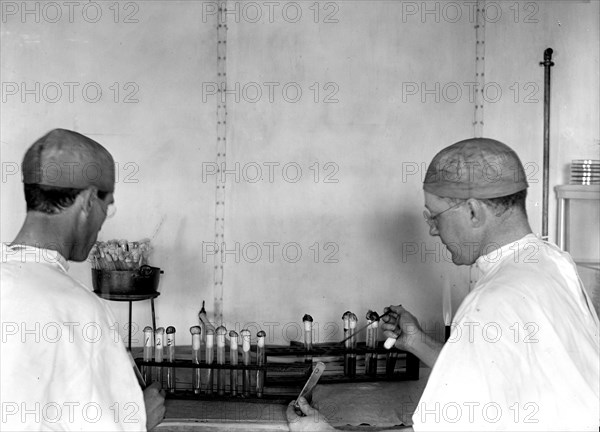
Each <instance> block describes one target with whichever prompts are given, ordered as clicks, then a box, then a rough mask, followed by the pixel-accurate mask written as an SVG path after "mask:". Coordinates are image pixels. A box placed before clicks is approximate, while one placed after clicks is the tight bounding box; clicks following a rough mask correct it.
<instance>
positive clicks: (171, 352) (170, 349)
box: [167, 326, 175, 393]
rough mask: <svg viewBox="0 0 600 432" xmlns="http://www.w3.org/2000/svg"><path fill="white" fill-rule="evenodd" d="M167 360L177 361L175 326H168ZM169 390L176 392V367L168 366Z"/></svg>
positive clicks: (170, 361)
mask: <svg viewBox="0 0 600 432" xmlns="http://www.w3.org/2000/svg"><path fill="white" fill-rule="evenodd" d="M167 361H168V362H169V363H175V327H173V326H169V327H167ZM167 391H168V392H169V393H175V368H174V367H168V368H167Z"/></svg>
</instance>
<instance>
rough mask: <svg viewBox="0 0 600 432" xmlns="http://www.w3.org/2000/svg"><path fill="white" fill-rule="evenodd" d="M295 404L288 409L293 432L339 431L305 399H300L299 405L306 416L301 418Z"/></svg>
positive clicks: (291, 403)
mask: <svg viewBox="0 0 600 432" xmlns="http://www.w3.org/2000/svg"><path fill="white" fill-rule="evenodd" d="M294 402H295V401H292V402H290V404H289V405H288V407H287V411H286V413H285V414H286V416H287V421H288V425H289V426H290V431H291V432H306V431H319V432H321V431H335V430H337V429H336V428H334V427H333V426H331V425H330V424H329V422H328V421H327V419H326V418H325V416H324V415H322V414H321V413H320V412H319V411H318V410H316V409H314V408H313V407H311V406H310V405H309V403H308V402H307V401H306V399H304V398H303V397H301V398H298V405H300V409H301V410H302V413H303V414H304V416H299V415H298V414H296V411H295V410H294Z"/></svg>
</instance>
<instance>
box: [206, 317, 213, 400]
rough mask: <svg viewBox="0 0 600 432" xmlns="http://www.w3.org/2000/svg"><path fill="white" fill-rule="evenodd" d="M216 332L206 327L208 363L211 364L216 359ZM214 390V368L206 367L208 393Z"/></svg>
mask: <svg viewBox="0 0 600 432" xmlns="http://www.w3.org/2000/svg"><path fill="white" fill-rule="evenodd" d="M214 343H215V332H214V331H213V329H211V328H208V327H206V364H207V365H211V364H213V361H214V357H215V355H214ZM212 392H213V369H212V368H208V369H206V394H212Z"/></svg>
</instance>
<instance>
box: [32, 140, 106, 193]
mask: <svg viewBox="0 0 600 432" xmlns="http://www.w3.org/2000/svg"><path fill="white" fill-rule="evenodd" d="M23 183H25V184H26V185H29V184H35V185H41V186H48V187H53V188H70V189H86V188H88V187H90V186H94V187H96V188H97V189H98V190H100V191H104V192H113V191H114V188H115V164H114V160H113V158H112V156H111V155H110V153H109V152H108V150H106V149H105V148H104V147H102V146H101V145H100V144H98V143H97V142H96V141H94V140H92V139H90V138H88V137H86V136H84V135H81V134H79V133H77V132H73V131H70V130H66V129H54V130H52V131H50V132H48V133H47V134H46V135H44V136H43V137H41V138H40V139H38V140H37V141H36V142H35V143H33V145H32V146H31V147H29V149H28V150H27V152H26V153H25V157H24V158H23Z"/></svg>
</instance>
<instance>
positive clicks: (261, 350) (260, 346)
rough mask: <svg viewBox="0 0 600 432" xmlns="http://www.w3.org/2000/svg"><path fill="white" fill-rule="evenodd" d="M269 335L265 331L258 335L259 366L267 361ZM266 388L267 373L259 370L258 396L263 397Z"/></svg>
mask: <svg viewBox="0 0 600 432" xmlns="http://www.w3.org/2000/svg"><path fill="white" fill-rule="evenodd" d="M266 335H267V334H266V333H265V332H264V331H262V330H261V331H259V332H258V333H257V335H256V337H257V338H258V340H257V341H256V364H257V366H259V367H260V366H264V365H265V363H266V360H267V355H266V352H265V336H266ZM264 387H265V371H264V370H261V369H258V370H257V371H256V396H257V397H262V396H263V391H264Z"/></svg>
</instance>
